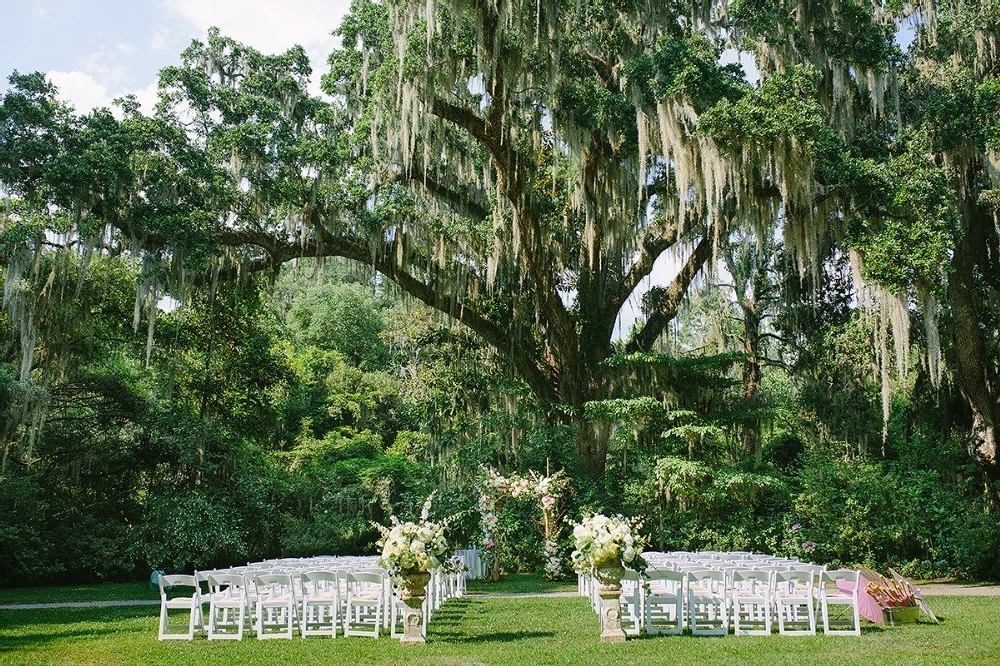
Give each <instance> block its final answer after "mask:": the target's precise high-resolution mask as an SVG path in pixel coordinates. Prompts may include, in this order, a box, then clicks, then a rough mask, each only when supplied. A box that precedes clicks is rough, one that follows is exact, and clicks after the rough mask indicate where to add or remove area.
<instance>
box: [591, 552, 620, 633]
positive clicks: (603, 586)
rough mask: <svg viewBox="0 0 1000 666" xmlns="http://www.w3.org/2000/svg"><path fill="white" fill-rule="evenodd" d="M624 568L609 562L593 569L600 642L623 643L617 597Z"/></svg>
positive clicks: (618, 563)
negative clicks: (598, 608) (597, 601)
mask: <svg viewBox="0 0 1000 666" xmlns="http://www.w3.org/2000/svg"><path fill="white" fill-rule="evenodd" d="M624 575H625V567H623V566H622V565H621V563H620V562H609V563H607V564H602V565H601V566H598V567H594V578H596V579H597V582H598V583H600V587H598V588H597V595H598V596H599V597H601V642H602V643H624V642H625V631H624V630H623V629H622V611H621V605H620V604H619V597H620V596H621V593H622V576H624Z"/></svg>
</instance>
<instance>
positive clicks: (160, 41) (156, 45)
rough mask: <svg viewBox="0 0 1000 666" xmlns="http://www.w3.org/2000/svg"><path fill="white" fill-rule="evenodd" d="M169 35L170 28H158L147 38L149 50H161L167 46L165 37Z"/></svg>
mask: <svg viewBox="0 0 1000 666" xmlns="http://www.w3.org/2000/svg"><path fill="white" fill-rule="evenodd" d="M169 36H170V30H168V29H167V28H160V29H159V30H157V31H156V32H155V33H153V36H152V37H151V38H150V40H149V50H150V51H153V52H157V51H163V50H165V49H166V48H167V38H168V37H169Z"/></svg>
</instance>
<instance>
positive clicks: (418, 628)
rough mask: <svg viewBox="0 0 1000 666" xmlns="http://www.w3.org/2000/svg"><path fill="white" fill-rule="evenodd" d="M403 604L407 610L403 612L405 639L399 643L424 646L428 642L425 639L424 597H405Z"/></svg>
mask: <svg viewBox="0 0 1000 666" xmlns="http://www.w3.org/2000/svg"><path fill="white" fill-rule="evenodd" d="M403 603H404V604H406V610H405V611H404V612H403V637H402V638H401V639H400V641H399V642H400V643H402V644H403V645H423V644H424V643H426V642H427V641H426V640H425V639H424V608H423V606H424V596H423V595H420V596H404V597H403Z"/></svg>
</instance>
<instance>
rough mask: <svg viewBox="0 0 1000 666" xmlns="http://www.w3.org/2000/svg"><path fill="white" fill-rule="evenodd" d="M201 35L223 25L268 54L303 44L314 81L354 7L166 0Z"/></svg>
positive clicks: (328, 1)
mask: <svg viewBox="0 0 1000 666" xmlns="http://www.w3.org/2000/svg"><path fill="white" fill-rule="evenodd" d="M163 4H164V5H165V6H166V7H167V8H168V9H170V10H172V11H174V12H176V13H177V14H179V15H181V16H182V17H184V18H185V19H187V20H188V21H189V22H190V23H191V24H192V25H193V26H194V27H195V28H196V29H197V30H198V31H199V32H200V33H203V34H204V33H205V32H207V31H208V29H209V28H210V27H212V26H218V27H219V29H220V30H221V31H222V33H223V34H225V35H227V36H229V37H232V38H234V39H237V40H239V41H241V42H244V43H246V44H249V45H251V46H253V47H254V48H256V49H258V50H260V51H262V52H264V53H280V52H282V51H284V50H285V49H287V48H289V47H291V46H294V45H295V44H300V45H301V46H302V47H303V48H305V50H306V51H307V52H308V54H309V59H310V61H311V62H312V66H313V80H314V82H315V81H317V80H318V79H319V76H320V75H321V74H323V73H324V72H325V71H326V57H327V56H328V55H329V54H330V51H331V50H332V49H333V47H334V45H335V44H336V40H334V38H333V37H332V36H331V35H330V33H331V32H332V31H333V30H335V29H336V28H337V27H339V26H340V19H341V18H342V17H343V16H344V14H346V13H347V11H348V10H349V9H350V7H351V3H350V0H284V2H275V1H274V0H213V2H206V1H205V0H163Z"/></svg>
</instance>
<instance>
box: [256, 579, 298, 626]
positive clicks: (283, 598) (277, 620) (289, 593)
mask: <svg viewBox="0 0 1000 666" xmlns="http://www.w3.org/2000/svg"><path fill="white" fill-rule="evenodd" d="M254 587H255V588H256V590H257V594H256V601H257V603H256V607H255V609H256V615H257V638H260V639H262V640H263V639H268V638H294V636H295V620H296V609H297V607H298V604H297V603H296V601H295V586H294V585H293V584H292V576H291V574H287V573H275V574H258V575H256V576H254Z"/></svg>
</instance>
